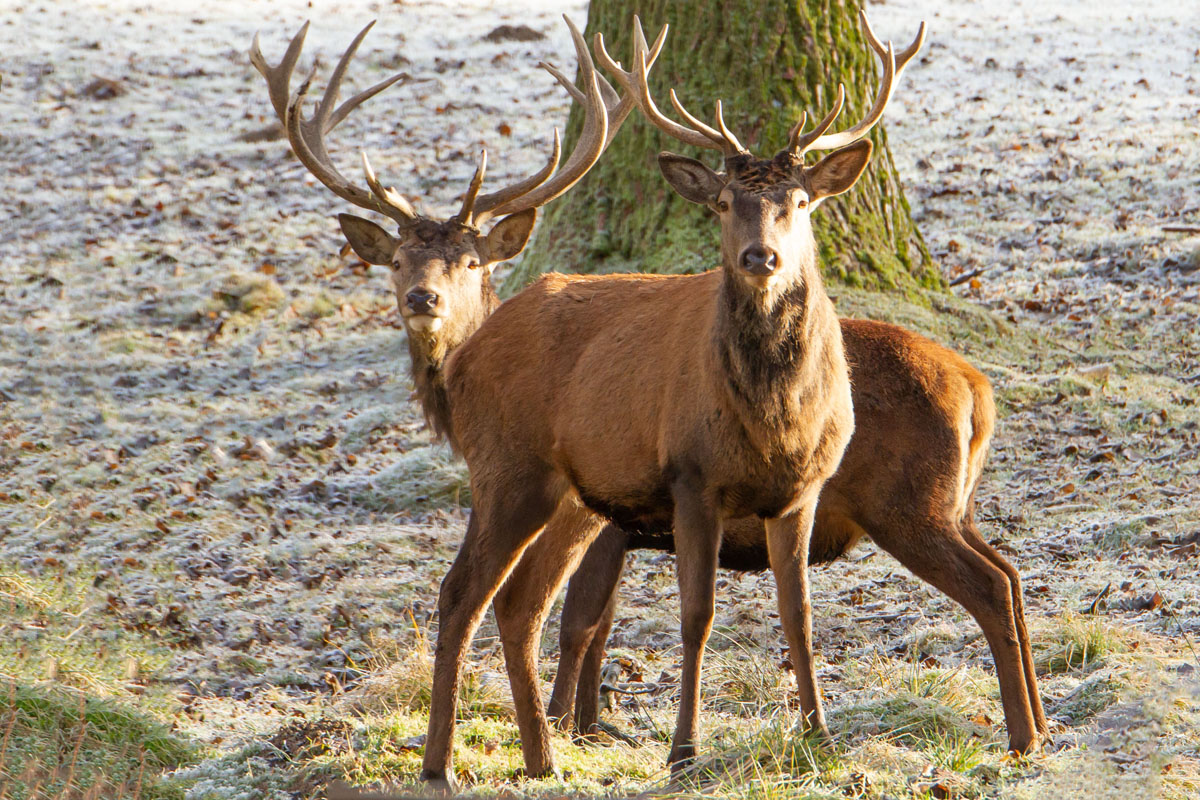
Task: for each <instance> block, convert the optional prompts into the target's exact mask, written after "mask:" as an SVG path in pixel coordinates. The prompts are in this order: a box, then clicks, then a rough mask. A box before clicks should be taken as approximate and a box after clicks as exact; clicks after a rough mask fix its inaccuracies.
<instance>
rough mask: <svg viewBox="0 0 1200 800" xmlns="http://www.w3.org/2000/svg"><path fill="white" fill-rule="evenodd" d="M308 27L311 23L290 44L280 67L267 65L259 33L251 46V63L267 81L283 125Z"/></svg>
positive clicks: (302, 27)
mask: <svg viewBox="0 0 1200 800" xmlns="http://www.w3.org/2000/svg"><path fill="white" fill-rule="evenodd" d="M308 25H309V23H307V22H305V23H304V25H302V26H301V27H300V30H299V31H298V32H297V33H296V35H295V36H293V37H292V40H291V41H290V42H288V48H287V51H286V52H285V53H284V54H283V60H281V61H280V62H279V65H278V66H275V67H272V66H271V65H270V64H268V63H267V59H266V58H265V57H264V56H263V52H262V47H261V46H260V45H259V40H258V33H257V32H255V34H254V43H253V44H251V45H250V63H251V64H253V65H254V68H255V69H256V70H258V71H259V74H261V75H262V76H263V77H264V78H266V79H267V92H268V94H270V96H271V105H272V106H274V108H275V114H276V116H278V117H279V121H280V122H281V123H284V122H285V120H286V117H287V109H288V100H289V99H290V97H291V88H290V85H291V82H292V72H293V71H295V69H296V62H297V61H299V60H300V51H301V50H303V49H304V38H305V37H306V36H307V35H308Z"/></svg>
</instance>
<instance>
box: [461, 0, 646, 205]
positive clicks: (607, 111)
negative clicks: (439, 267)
mask: <svg viewBox="0 0 1200 800" xmlns="http://www.w3.org/2000/svg"><path fill="white" fill-rule="evenodd" d="M563 19H564V20H565V21H566V23H567V28H568V29H569V30H570V32H571V39H572V41H573V42H574V44H575V52H576V55H577V56H578V58H579V73H580V77H581V79H582V82H583V87H584V91H579V90H578V89H576V90H575V92H571V96H572V97H575V98H576V99H578V96H579V95H582V96H583V106H584V118H583V130H582V132H581V133H580V134H579V141H578V142H576V144H575V148H574V149H573V150H572V151H571V155H570V156H569V157H568V158H567V162H566V164H564V165H563V167H562V169H560V170H559V171H558V172H555V173H554V176H553V177H551V178H549V179H546V180H544V182H543V181H537V182H536V185H533V186H529V187H528V188H526V186H527V185H528V184H530V183H533V179H532V178H530V179H527V180H525V181H522V182H520V183H518V184H515V185H514V186H510V187H508V188H507V189H502V190H500V191H498V192H494V193H492V194H489V195H487V196H486V197H481V198H479V200H478V201H477V203H476V207H477V208H478V209H479V210H478V211H477V213H476V219H477V220H478V221H482V220H483V219H486V218H487V217H488V216H499V215H502V214H515V213H516V212H518V211H524V210H526V209H530V208H537V207H539V206H542V205H545V204H546V203H548V202H550V201H551V200H553V199H554V198H556V197H558V196H559V195H562V194H563V193H565V192H566V191H567V190H568V189H570V188H571V187H572V186H574V185H575V184H576V183H578V182H579V181H580V179H582V178H583V176H584V175H586V174H587V173H588V170H590V169H591V168H592V166H593V165H594V164H595V163H596V161H597V160H599V158H600V155H601V154H602V153H603V152H604V148H605V147H607V146H608V143H609V141H611V138H612V137H611V136H610V135H609V133H610V121H612V120H614V115H615V112H616V111H617V110H618V109H620V104H619V103H618V104H617V106H616V107H615V108H614V107H610V105H609V102H606V99H605V93H604V91H603V90H602V89H601V88H600V86H601V82H602V81H603V78H601V77H600V74H599V73H598V72H596V67H595V64H594V63H593V61H592V57H591V54H590V53H589V52H588V49H587V43H586V42H584V39H583V35H582V34H581V33H580V32H579V29H578V28H577V27H575V24H574V23H573V22H571V20H570V18H569V17H567V16H566V15H565V14H564V15H563ZM548 71H549V72H550V74H551V75H554V77H555V78H556V79H557V80H558V81H559V83H561V84H563V85H564V86H566V85H568V84H569V83H570V81H568V80H566V76H564V75H562V74H561V73H559V72H558V70H556V69H553V68H548ZM572 88H574V87H572ZM611 88H612V87H608V89H609V90H610V91H611ZM576 92H578V95H577V94H576ZM612 94H613V95H615V92H613V93H612ZM608 99H609V101H610V102H611V99H612V98H611V97H609V98H608ZM628 113H629V112H628V110H625V111H624V116H627V115H628ZM624 116H622V117H621V121H623V119H624ZM617 124H618V125H619V124H620V122H619V121H618V122H617ZM557 141H558V139H557V132H556V134H555V142H556V145H555V150H556V154H557V149H558V145H557ZM540 174H541V173H539V175H540ZM547 174H548V172H547ZM534 177H537V176H534Z"/></svg>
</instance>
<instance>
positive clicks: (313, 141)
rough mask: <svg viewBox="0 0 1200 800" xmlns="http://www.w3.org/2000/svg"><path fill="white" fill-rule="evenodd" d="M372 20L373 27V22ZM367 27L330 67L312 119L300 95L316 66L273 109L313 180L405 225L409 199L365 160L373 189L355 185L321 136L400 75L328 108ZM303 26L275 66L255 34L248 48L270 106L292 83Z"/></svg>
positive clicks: (305, 92) (410, 214)
mask: <svg viewBox="0 0 1200 800" xmlns="http://www.w3.org/2000/svg"><path fill="white" fill-rule="evenodd" d="M371 24H372V25H373V24H374V23H371ZM370 29H371V25H368V26H367V27H365V28H364V29H363V30H362V32H361V33H359V35H358V36H357V37H355V39H354V42H353V43H352V44H351V45H350V48H349V49H348V50H347V51H346V54H345V55H343V56H342V60H341V61H340V62H339V64H338V67H337V69H336V70H335V71H334V76H333V80H332V81H331V83H330V86H329V87H328V88H327V89H326V90H325V93H324V96H323V97H322V99H321V102H320V104H319V105H318V107H317V112H316V114H315V115H314V116H313V117H312V118H310V119H304V115H303V112H302V108H303V105H304V99H305V97H307V96H308V90H309V88H310V87H311V86H312V81H313V79H314V77H315V74H316V69H315V67H314V69H313V74H311V75H309V77H308V78H307V79H306V80H305V81H304V83H303V84H301V86H300V88H299V90H297V92H296V94H295V96H293V97H292V99H291V100H290V101H289V102H288V103H287V104H285V105H284V106H283V110H282V111H280V110H279V108H278V107H277V108H276V113H277V114H278V116H279V120H280V122H282V123H283V125H284V129H285V130H286V131H287V137H288V142H289V143H290V144H291V145H292V151H293V152H294V153H295V154H296V158H298V159H299V160H300V163H301V164H303V165H304V166H305V167H306V168H307V169H308V171H309V172H311V173H312V174H313V176H314V177H316V178H317V180H319V181H321V183H323V184H325V186H326V187H327V188H328V189H330V190H331V191H332V192H333V193H334V194H336V195H337V196H338V197H341V198H342V199H343V200H348V201H349V202H351V203H353V204H354V205H356V206H359V207H361V208H366V209H370V210H371V211H375V212H378V213H380V214H383V215H384V216H387V217H390V218H391V219H393V220H395V221H396V223H397V224H398V225H400V226H401V227H405V226H407V225H408V224H410V223H411V222H412V220H413V219H414V217H415V214H414V213H413V210H412V206H410V205H409V204H408V201H406V200H404V198H402V197H400V195H399V193H397V192H396V191H395V190H394V189H384V188H383V186H382V185H381V184H379V182H378V180H376V178H375V173H374V171H373V170H371V169H370V164H369V162H368V163H366V164H365V166H366V168H367V176H368V185H369V186H370V187H371V192H366V191H363V190H362V189H361V188H359V187H358V186H355V185H354V184H353V183H351V182H350V181H349V180H347V179H346V178H345V177H344V176H343V175H342V174H341V173H340V172H338V170H337V168H336V167H335V166H334V165H333V161H332V160H331V159H330V158H329V153H328V152H327V150H326V148H325V139H324V135H325V133H326V132H327V131H328V130H329V129H331V128H333V127H334V126H335V125H337V124H338V123H339V122H341V120H342V119H345V116H346V115H347V114H349V113H350V111H352V110H353V109H354V108H355V107H356V106H358V105H359V104H360V103H362V102H363V101H364V100H366V99H367V98H368V97H371V96H373V95H375V94H378V93H379V92H381V91H383V89H385V88H387V87H388V86H390V85H391V84H392V83H395V80H396V79H397V78H398V76H397V77H394V78H392V79H389V80H387V81H384V82H383V83H381V84H376V85H375V86H373V87H371V88H370V89H368V90H366V91H364V92H360V93H359V94H358V95H356V96H355V97H354V98H352V99H351V100H349V101H347V102H346V103H345V104H343V106H342V107H341V108H339V109H337V111H336V112H334V111H331V108H332V106H333V103H334V102H335V101H336V97H337V87H338V85H339V84H340V83H341V79H342V76H343V75H344V74H345V71H346V66H347V64H348V63H349V60H350V57H352V56H353V55H354V51H355V50H356V49H357V48H358V45H359V43H360V42H361V41H362V38H363V36H365V35H366V32H367V31H369V30H370ZM307 30H308V24H307V23H305V26H304V27H303V28H302V29H301V30H300V33H298V34H297V35H296V36H295V37H293V39H292V42H291V44H290V45H289V46H288V50H287V53H286V54H285V55H284V58H283V61H282V62H281V63H280V65H279V66H278V67H270V66H269V65H268V64H267V63H266V60H265V59H264V58H263V56H262V50H261V48H260V47H259V46H258V37H255V42H254V46H253V47H252V48H251V51H250V60H251V62H252V63H253V64H254V66H255V68H257V69H258V71H259V72H261V73H262V74H263V76H264V77H265V78H266V79H267V87H268V90H269V92H270V94H271V102H272V105H275V104H276V102H277V100H279V99H280V98H281V97H284V96H285V95H286V92H287V91H288V84H289V83H290V82H291V73H292V70H293V69H294V68H295V65H296V61H297V59H298V58H299V56H300V48H301V47H302V46H303V43H304V34H305V33H306V32H307Z"/></svg>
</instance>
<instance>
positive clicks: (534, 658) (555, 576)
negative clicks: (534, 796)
mask: <svg viewBox="0 0 1200 800" xmlns="http://www.w3.org/2000/svg"><path fill="white" fill-rule="evenodd" d="M602 524H603V520H601V519H600V518H599V517H597V516H595V515H594V514H592V513H590V512H588V511H586V510H584V509H582V508H580V507H578V506H576V505H575V501H574V500H573V499H565V500H564V501H563V503H562V505H561V506H560V507H559V509H558V511H557V512H556V513H555V515H554V516H553V517H552V518H551V519H550V521H549V522H548V523H547V524H546V529H545V530H544V531H543V532H542V535H541V536H540V537H538V539H537V540H536V541H535V542H534V543H533V544H531V545H530V546H529V547H528V548H526V550H525V554H524V555H523V556H522V557H521V560H520V562H519V563H518V564H517V566H516V567H515V568H514V569H513V572H512V574H511V575H510V576H509V579H508V581H506V582H505V584H504V586H503V587H501V589H500V591H499V592H497V593H496V599H495V600H494V601H493V604H492V605H493V608H494V610H495V612H496V623H497V624H498V625H499V627H500V640H501V642H502V643H503V645H504V661H505V664H506V665H507V668H508V680H509V684H510V685H511V686H512V694H513V704H514V706H515V707H516V712H517V726H518V728H520V731H521V750H522V752H523V753H524V755H525V772H526V774H527V775H528V776H529V777H531V778H539V777H546V776H549V775H552V774H553V773H554V763H553V755H552V753H551V751H550V727H549V725H548V724H547V721H546V711H545V707H544V706H543V705H542V696H541V691H540V681H539V679H538V670H537V665H538V645H539V644H540V643H541V640H542V628H543V627H544V625H545V623H546V616H547V614H548V613H549V611H550V606H551V603H552V602H553V600H554V597H555V595H557V594H558V591H559V589H561V588H562V585H563V582H564V581H565V580H566V577H567V576H568V575H570V574H571V572H572V570H573V569H574V568H575V564H576V563H578V561H579V557H580V556H581V555H582V554H583V552H584V549H585V548H586V547H587V545H588V544H590V543H591V541H592V539H593V538H594V537H595V535H596V533H597V532H598V531H599V530H600V526H601V525H602Z"/></svg>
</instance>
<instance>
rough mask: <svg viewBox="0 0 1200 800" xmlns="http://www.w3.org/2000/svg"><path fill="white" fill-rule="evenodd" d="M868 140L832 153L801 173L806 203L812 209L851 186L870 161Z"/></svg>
mask: <svg viewBox="0 0 1200 800" xmlns="http://www.w3.org/2000/svg"><path fill="white" fill-rule="evenodd" d="M872 147H873V146H872V144H871V140H870V139H862V140H860V141H857V142H855V143H854V144H851V145H847V146H846V147H843V148H842V149H841V150H834V151H833V152H832V153H830V154H829V155H827V156H825V157H824V158H822V159H821V160H820V161H818V162H817V163H816V164H813V166H812V167H811V168H810V169H808V170H805V179H806V181H807V183H808V194H809V200H810V201H811V204H812V205H814V206H815V205H816V204H817V203H819V202H820V201H821V200H824V199H825V198H826V197H833V196H834V195H839V194H841V193H842V192H844V191H846V190H847V189H849V188H850V187H851V186H853V185H854V184H855V183H856V182H857V181H858V179H859V177H861V176H862V174H863V171H864V170H865V169H866V168H867V162H869V161H870V160H871V150H872Z"/></svg>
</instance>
